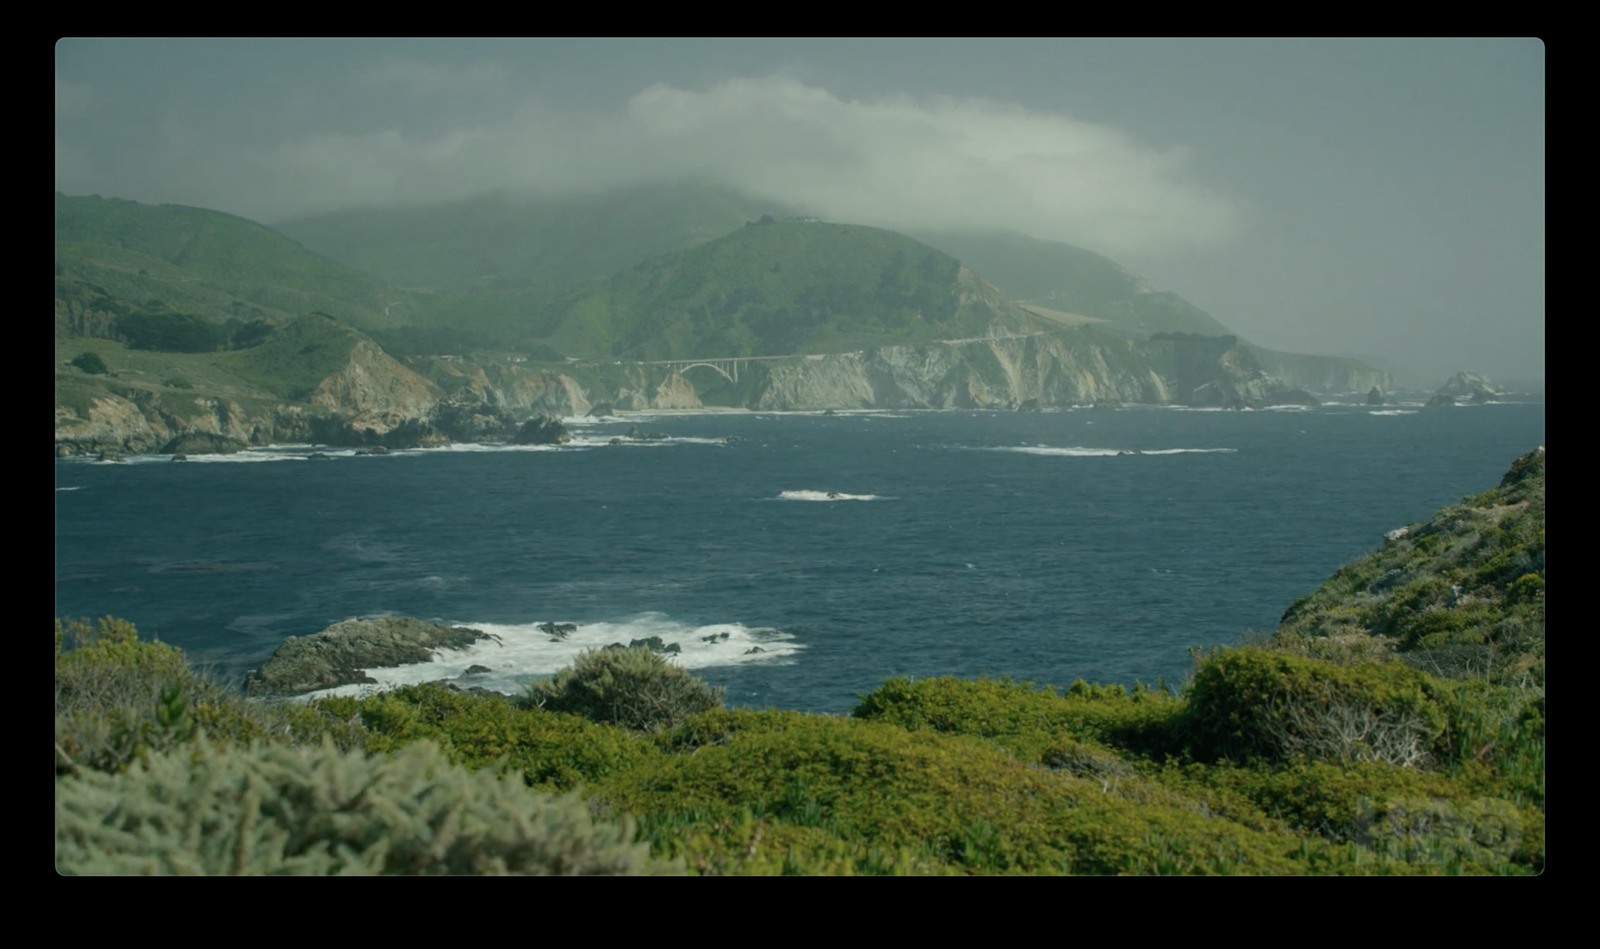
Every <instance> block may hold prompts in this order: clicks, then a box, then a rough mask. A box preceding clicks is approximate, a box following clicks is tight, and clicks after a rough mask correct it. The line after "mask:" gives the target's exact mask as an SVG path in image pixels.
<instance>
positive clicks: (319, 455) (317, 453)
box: [306, 451, 328, 458]
mask: <svg viewBox="0 0 1600 949" xmlns="http://www.w3.org/2000/svg"><path fill="white" fill-rule="evenodd" d="M306 457H307V458H327V457H328V456H327V455H325V454H323V453H322V452H320V451H314V452H312V453H311V454H309V455H307V456H306Z"/></svg>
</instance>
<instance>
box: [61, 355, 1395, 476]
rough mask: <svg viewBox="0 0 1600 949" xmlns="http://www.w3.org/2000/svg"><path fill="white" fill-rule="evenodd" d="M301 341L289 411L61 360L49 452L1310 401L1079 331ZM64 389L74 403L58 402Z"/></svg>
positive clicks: (1221, 368) (1242, 365)
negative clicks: (510, 344) (464, 348)
mask: <svg viewBox="0 0 1600 949" xmlns="http://www.w3.org/2000/svg"><path fill="white" fill-rule="evenodd" d="M312 331H318V332H322V333H324V335H323V336H322V337H320V338H321V339H322V340H323V341H324V342H325V343H326V344H327V345H334V344H335V343H336V344H337V345H335V346H334V349H335V350H336V355H337V354H339V353H342V355H337V358H334V359H330V358H328V357H327V356H325V355H324V356H322V357H316V358H321V359H322V360H323V362H321V363H319V365H321V366H322V368H319V369H318V370H316V371H317V372H319V373H320V372H326V374H325V375H322V377H321V378H320V379H317V380H316V381H315V383H314V384H312V385H310V386H309V387H308V388H305V389H303V390H301V391H302V393H303V394H302V395H301V396H300V398H299V399H297V400H284V399H281V398H273V397H271V396H270V395H268V394H267V393H265V392H262V391H259V390H258V391H255V392H254V393H253V394H252V396H253V397H251V398H244V397H239V398H227V397H222V396H220V395H213V394H195V393H189V392H176V391H174V390H172V389H171V388H165V387H163V385H159V384H156V383H154V382H149V381H137V380H135V379H132V378H128V379H124V378H118V379H116V380H115V381H114V382H113V381H106V377H100V376H96V377H89V376H87V375H86V374H85V373H83V372H82V371H81V370H78V369H76V368H70V367H65V366H62V365H58V375H57V407H56V450H57V454H59V455H70V454H85V453H99V452H108V451H109V452H121V453H141V452H163V451H165V452H173V451H179V450H181V448H179V447H174V446H181V445H185V444H189V445H203V446H209V447H212V448H216V447H217V446H222V449H218V450H223V449H226V448H227V447H230V446H232V447H237V448H243V447H246V446H250V445H265V444H271V443H273V442H307V441H315V442H322V443H328V444H344V445H384V446H386V447H390V448H406V447H416V446H419V445H433V444H445V443H448V442H450V441H502V440H506V441H509V440H512V439H513V438H515V436H516V433H517V432H518V431H519V428H520V427H521V426H522V425H523V423H525V422H526V421H527V420H528V419H530V418H535V417H539V416H543V415H553V416H557V417H572V416H579V415H583V414H585V413H587V412H588V411H589V410H590V408H591V407H593V406H594V405H598V404H610V405H612V406H614V407H615V408H617V409H620V410H642V409H695V408H701V407H702V406H703V405H707V404H716V405H734V406H740V407H745V408H750V409H756V410H765V411H785V410H798V409H830V408H831V409H851V408H926V409H945V408H969V409H973V408H976V409H983V408H990V409H1010V408H1016V407H1017V406H1019V405H1023V404H1027V405H1030V406H1033V407H1043V406H1060V405H1092V404H1096V403H1100V404H1113V403H1145V404H1160V405H1166V404H1186V405H1196V406H1216V407H1232V408H1242V407H1246V406H1259V405H1270V404H1281V403H1285V402H1291V403H1299V404H1313V405H1314V404H1315V403H1316V400H1315V399H1314V398H1313V397H1311V396H1310V395H1309V394H1308V393H1306V392H1303V391H1298V390H1296V389H1293V388H1291V387H1290V386H1289V385H1288V384H1287V383H1286V381H1285V380H1284V379H1283V378H1281V377H1279V376H1277V375H1276V374H1274V373H1272V372H1269V371H1268V370H1267V369H1265V368H1263V366H1262V365H1261V363H1260V361H1258V359H1257V358H1256V355H1255V353H1254V352H1253V351H1252V350H1250V349H1247V348H1244V347H1241V346H1239V345H1238V344H1237V341H1236V340H1234V339H1233V338H1232V337H1205V336H1193V335H1189V336H1185V335H1184V334H1166V335H1165V336H1164V338H1159V339H1152V340H1148V341H1142V340H1131V339H1119V338H1114V337H1096V336H1091V335H1089V334H1084V333H1056V332H1040V333H1032V334H1016V335H1007V336H1001V337H998V338H993V339H974V340H966V341H958V342H944V343H935V344H930V345H926V346H884V347H878V348H875V349H868V350H863V351H861V352H855V353H837V354H828V355H813V356H795V357H785V358H779V359H766V360H745V361H743V362H740V363H739V364H738V370H737V375H738V377H739V378H738V381H737V382H735V381H733V380H732V379H729V378H727V377H726V375H724V374H723V370H722V369H717V368H693V369H691V368H690V367H688V366H686V365H684V364H682V363H678V364H668V363H658V364H649V363H622V362H616V361H612V362H606V361H596V362H592V363H586V364H573V365H568V366H564V367H562V366H536V367H532V368H530V367H527V366H524V365H521V364H518V363H512V362H484V363H483V364H481V365H477V364H468V363H464V362H463V361H462V360H460V359H454V358H452V359H445V358H444V357H437V358H431V359H412V360H409V361H408V362H409V365H402V364H400V363H399V362H396V361H395V360H394V359H391V358H390V357H389V356H388V355H387V354H386V353H384V351H383V350H382V349H381V348H379V347H378V346H377V344H375V343H373V342H372V341H371V340H370V339H367V338H366V337H364V336H360V334H356V333H354V332H353V331H348V332H349V337H344V336H339V337H333V336H329V335H327V334H328V333H331V332H332V330H331V329H330V327H328V326H326V325H323V324H317V325H316V326H312V327H309V328H302V330H301V332H302V333H310V332H312ZM338 332H340V333H344V332H346V330H345V329H344V328H342V327H340V328H338ZM330 340H331V342H328V341H330ZM340 340H343V342H340ZM291 342H292V346H291V347H290V349H289V350H286V353H288V354H289V358H290V360H291V361H292V360H294V359H298V358H302V357H299V356H295V355H294V354H295V353H304V352H306V351H307V350H304V349H301V348H299V347H300V346H301V338H299V337H296V338H294V339H293V340H291ZM340 347H344V348H340ZM322 352H324V353H325V352H326V350H323V351H322ZM118 355H123V354H118ZM221 355H232V354H221ZM197 358H211V357H197ZM58 362H60V360H58ZM136 375H137V374H136ZM310 378H313V379H315V376H314V375H313V376H311V377H310ZM1385 381H1387V380H1385ZM697 383H698V384H699V386H703V387H709V388H698V387H697ZM64 385H65V389H64ZM74 387H76V388H74ZM64 391H68V392H69V393H76V394H75V395H72V394H69V395H68V396H66V397H64V396H63V392H64ZM185 439H188V440H187V441H185ZM196 439H198V440H196Z"/></svg>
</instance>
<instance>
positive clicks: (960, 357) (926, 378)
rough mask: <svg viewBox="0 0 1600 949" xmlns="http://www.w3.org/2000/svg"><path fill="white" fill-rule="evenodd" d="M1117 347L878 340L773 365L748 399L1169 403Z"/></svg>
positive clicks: (1051, 341)
mask: <svg viewBox="0 0 1600 949" xmlns="http://www.w3.org/2000/svg"><path fill="white" fill-rule="evenodd" d="M1113 345H1115V344H1113ZM1127 355H1128V354H1126V353H1118V352H1115V351H1114V350H1113V349H1110V348H1109V347H1105V346H1095V345H1083V344H1081V343H1079V342H1078V341H1075V340H1072V339H1070V338H1068V337H1064V336H1053V335H1044V334H1041V335H1036V336H1023V337H1010V338H1005V339H989V340H973V341H971V342H964V343H944V344H936V345H932V346H915V347H912V346H887V347H882V348H878V349H871V350H866V351H864V352H861V353H846V354H839V355H829V356H815V357H808V358H804V359H801V360H797V361H795V362H792V363H784V364H779V365H776V366H774V367H773V368H772V369H771V370H770V375H769V378H768V381H767V384H766V386H765V387H764V389H763V390H762V391H761V392H760V393H759V395H758V396H757V397H756V398H755V399H754V400H753V404H752V406H751V407H752V408H757V409H771V410H784V409H806V408H839V409H843V408H931V409H944V408H1014V407H1016V406H1017V405H1019V404H1021V403H1023V402H1026V401H1028V400H1030V399H1037V400H1038V401H1039V403H1040V404H1043V405H1072V404H1090V403H1093V402H1095V401H1097V400H1102V399H1116V400H1119V401H1125V402H1157V403H1166V402H1170V401H1171V400H1172V390H1171V386H1170V385H1169V384H1168V383H1167V382H1166V380H1163V379H1162V378H1161V377H1160V376H1159V375H1157V374H1156V373H1155V372H1153V371H1151V370H1150V369H1149V368H1148V367H1147V366H1144V365H1141V364H1140V362H1141V361H1140V360H1137V359H1128V358H1125V357H1126V356H1127Z"/></svg>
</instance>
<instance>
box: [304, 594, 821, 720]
mask: <svg viewBox="0 0 1600 949" xmlns="http://www.w3.org/2000/svg"><path fill="white" fill-rule="evenodd" d="M544 622H545V621H543V620H541V621H539V622H535V623H518V624H506V623H472V622H461V623H452V625H455V626H469V627H471V628H473V629H477V630H482V631H483V632H485V633H488V634H489V635H490V636H491V637H493V638H491V639H488V640H483V641H480V642H477V643H474V644H473V645H471V646H469V647H467V648H466V649H462V650H453V649H438V650H435V651H434V654H433V661H432V662H419V663H413V664H411V665H404V666H395V667H393V668H388V669H368V670H366V672H367V675H369V676H371V677H372V678H373V679H376V680H377V681H376V682H373V683H364V684H359V685H342V686H339V687H337V688H333V689H324V690H322V691H319V692H314V693H309V694H307V695H305V696H302V698H304V699H312V698H318V697H321V696H326V695H367V694H370V693H373V692H381V691H384V690H387V689H392V688H395V687H396V686H401V685H418V684H421V683H423V682H434V681H437V680H440V679H445V680H449V681H451V682H454V683H455V684H457V685H459V686H460V687H462V688H471V687H473V686H480V687H482V688H485V689H490V690H492V691H495V692H502V693H505V694H507V695H521V694H522V693H523V692H524V691H525V690H526V688H527V684H528V683H529V682H531V681H534V680H536V679H540V678H545V677H548V676H552V675H555V674H556V673H557V672H558V671H560V670H561V669H563V668H566V667H567V666H570V665H572V663H573V662H574V661H575V660H576V659H577V658H578V654H579V653H582V652H584V651H585V650H592V649H604V648H605V647H606V646H609V645H611V644H612V643H621V644H623V645H624V646H626V645H628V644H629V643H630V642H632V641H633V640H636V639H648V638H650V637H651V636H658V637H660V638H661V642H662V645H663V646H665V647H667V648H671V647H672V646H677V647H678V651H677V652H675V653H671V652H669V653H664V654H662V658H664V659H666V660H667V661H668V662H670V663H672V664H674V665H677V666H681V667H683V668H685V669H707V668H713V667H717V666H735V665H745V664H749V663H757V662H759V663H771V662H777V663H779V664H783V665H787V664H790V663H792V662H794V657H795V656H797V655H798V654H799V652H800V650H802V649H804V648H805V647H804V646H803V645H800V644H799V643H796V642H794V637H793V636H792V635H791V634H789V633H785V632H782V631H781V630H776V629H767V628H762V627H749V626H744V625H742V624H739V623H713V624H710V625H707V626H693V625H690V624H688V623H683V622H679V621H678V620H674V619H671V618H669V617H667V616H666V615H665V614H662V613H641V614H639V615H637V616H632V617H628V618H626V619H622V620H618V621H616V622H606V623H580V624H576V625H577V629H575V630H574V631H573V632H571V633H569V634H568V635H567V636H566V637H565V638H563V639H560V640H559V641H552V640H553V639H554V637H552V636H551V635H550V634H549V633H547V632H545V631H544V630H542V629H540V628H539V627H540V626H541V625H542V624H543V623H544ZM473 666H483V667H487V668H488V669H489V671H488V672H476V673H472V674H468V673H467V670H468V669H469V668H471V667H473Z"/></svg>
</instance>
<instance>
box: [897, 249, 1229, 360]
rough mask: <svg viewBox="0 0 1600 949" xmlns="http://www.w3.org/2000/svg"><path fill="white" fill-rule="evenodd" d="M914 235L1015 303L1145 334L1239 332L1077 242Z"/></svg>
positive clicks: (1222, 333) (1211, 334) (1208, 334)
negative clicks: (1075, 243) (971, 270)
mask: <svg viewBox="0 0 1600 949" xmlns="http://www.w3.org/2000/svg"><path fill="white" fill-rule="evenodd" d="M915 236H916V237H917V239H918V240H921V241H923V242H925V243H927V244H929V245H931V246H933V247H937V248H939V249H940V250H942V251H944V252H945V253H947V254H953V255H955V256H956V257H959V258H961V261H962V263H964V264H966V265H967V266H968V267H971V268H972V269H973V270H974V271H976V272H977V273H980V274H982V275H983V278H984V279H985V280H988V281H989V282H990V283H993V284H994V285H995V286H997V287H999V288H1000V289H1001V291H1003V292H1004V293H1005V294H1006V295H1007V296H1009V297H1011V298H1012V299H1013V300H1018V301H1027V302H1029V303H1037V304H1040V305H1041V306H1044V307H1048V308H1049V309H1051V310H1057V311H1061V312H1065V313H1073V314H1079V315H1082V316H1087V317H1093V318H1095V319H1098V320H1105V321H1107V322H1108V323H1110V324H1112V325H1113V326H1116V327H1121V328H1123V329H1128V330H1134V331H1137V332H1139V333H1142V334H1149V333H1198V334H1200V335H1203V336H1226V335H1229V334H1230V333H1231V332H1232V331H1231V330H1229V329H1228V328H1227V327H1225V326H1223V325H1222V324H1221V323H1219V322H1218V321H1217V320H1216V319H1214V318H1213V317H1212V316H1211V315H1210V314H1209V313H1206V312H1205V311H1204V310H1202V309H1200V308H1199V307H1197V306H1195V305H1194V304H1192V303H1190V302H1188V301H1187V300H1185V299H1183V298H1182V297H1180V296H1178V295H1177V294H1175V293H1164V292H1160V291H1157V290H1155V289H1154V288H1152V287H1151V286H1150V285H1149V284H1148V283H1146V282H1145V281H1144V280H1143V279H1141V278H1140V277H1139V276H1138V275H1137V274H1134V273H1131V272H1129V271H1128V270H1127V269H1125V268H1123V267H1122V266H1121V265H1119V264H1117V263H1115V262H1113V261H1111V260H1108V259H1106V258H1105V257H1102V256H1100V255H1099V254H1096V253H1093V252H1091V251H1087V250H1084V249H1082V248H1080V247H1073V246H1072V245H1071V244H1062V243H1058V242H1056V241H1045V240H1039V239H1038V238H1034V237H1028V236H1026V235H1024V234H1017V233H1013V232H1006V231H1000V232H995V233H992V234H978V233H954V232H947V233H929V234H917V235H915Z"/></svg>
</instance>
